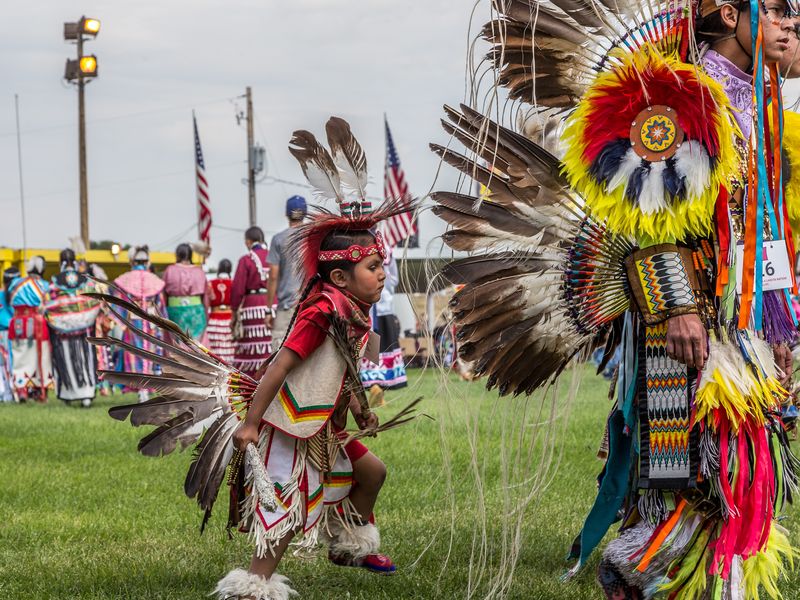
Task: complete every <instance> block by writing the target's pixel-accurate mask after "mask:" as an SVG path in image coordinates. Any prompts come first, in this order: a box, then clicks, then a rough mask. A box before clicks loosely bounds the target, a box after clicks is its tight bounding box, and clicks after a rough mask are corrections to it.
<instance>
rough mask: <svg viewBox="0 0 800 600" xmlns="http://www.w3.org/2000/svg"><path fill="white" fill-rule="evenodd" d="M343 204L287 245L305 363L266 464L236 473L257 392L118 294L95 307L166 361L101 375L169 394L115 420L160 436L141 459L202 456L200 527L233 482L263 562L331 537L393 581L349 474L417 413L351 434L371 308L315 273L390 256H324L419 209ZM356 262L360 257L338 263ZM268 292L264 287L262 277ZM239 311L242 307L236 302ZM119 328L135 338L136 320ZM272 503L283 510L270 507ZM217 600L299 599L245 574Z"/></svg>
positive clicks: (267, 447) (233, 522) (267, 422)
mask: <svg viewBox="0 0 800 600" xmlns="http://www.w3.org/2000/svg"><path fill="white" fill-rule="evenodd" d="M332 121H333V122H334V125H336V126H337V131H338V132H339V137H338V139H340V140H341V141H342V143H341V146H344V147H347V148H348V149H349V150H350V151H352V149H354V148H355V149H356V150H357V153H358V155H359V156H360V157H361V160H360V161H354V164H359V165H360V166H359V173H360V175H359V180H361V177H362V176H363V180H364V183H365V182H366V171H365V169H366V161H365V159H364V155H363V151H362V150H361V147H360V146H359V145H358V143H357V142H356V141H355V139H354V138H353V137H352V133H350V129H349V126H347V124H346V123H345V122H344V121H342V120H341V119H332ZM302 133H305V132H296V133H295V139H293V143H298V141H297V138H298V136H299V135H300V134H302ZM307 135H308V136H310V134H307ZM304 143H305V144H307V145H308V146H309V147H310V148H308V149H309V150H310V152H309V153H306V152H305V150H304V151H303V152H302V154H303V156H304V157H306V160H301V167H303V170H304V172H305V171H306V170H307V169H308V168H309V164H308V163H309V162H312V161H319V163H315V165H316V164H319V167H320V168H321V169H322V170H323V171H325V170H327V169H330V171H329V172H326V178H327V180H328V181H332V180H333V176H334V175H335V179H336V181H337V184H336V189H337V190H339V184H338V171H337V170H336V167H335V166H334V163H333V161H332V159H331V157H330V155H329V154H328V152H327V150H325V149H324V148H322V147H321V145H320V144H319V143H318V142H317V141H316V140H315V139H313V137H310V139H309V138H306V139H305V140H304ZM332 145H333V144H332ZM293 150H294V149H293ZM298 152H299V151H298ZM361 170H364V171H363V173H361ZM312 183H313V182H312ZM339 194H341V191H340V190H339V192H338V194H337V196H336V197H337V199H338V200H339V201H340V206H341V207H342V214H341V215H337V214H333V213H328V212H324V211H321V212H320V213H318V214H316V215H312V216H311V217H310V220H309V221H308V222H307V223H304V224H303V225H302V226H300V227H298V228H296V229H295V230H294V232H293V236H292V238H291V241H290V244H289V245H290V250H289V255H290V256H292V257H293V260H294V261H295V262H296V264H297V266H298V267H299V268H298V272H301V273H303V275H304V278H305V282H306V286H305V289H306V290H307V293H306V296H305V299H304V300H303V301H302V304H301V306H300V308H299V312H298V315H297V319H296V320H295V323H294V325H293V327H292V329H291V332H290V335H289V336H288V337H287V340H286V342H285V349H286V351H291V352H294V353H296V354H297V355H298V356H299V357H301V358H302V359H303V361H302V363H301V364H300V365H298V366H297V367H296V368H295V369H293V370H292V371H291V372H290V374H289V375H288V376H287V378H286V380H285V381H284V383H283V385H282V386H281V388H280V390H279V392H278V394H277V395H276V397H275V398H273V399H272V401H271V402H270V404H269V406H268V407H267V409H266V411H265V413H264V415H263V418H262V422H261V428H260V442H259V445H258V448H257V450H258V453H259V454H260V456H259V455H256V456H255V457H253V456H252V448H249V452H248V456H249V458H248V459H247V460H248V462H247V464H244V462H243V456H242V455H239V454H238V453H237V455H236V460H234V461H233V462H231V459H232V457H234V448H233V442H232V438H233V433H234V431H235V430H236V428H237V426H238V425H239V421H240V420H241V419H242V418H243V417H244V414H245V412H246V411H247V410H248V408H249V405H250V402H251V398H252V396H253V394H254V393H255V391H256V387H257V385H258V382H257V381H256V380H254V379H253V378H252V377H251V376H250V375H248V374H247V373H244V372H242V371H241V370H238V369H237V368H236V367H235V366H230V365H228V364H226V363H225V362H223V361H221V360H219V358H218V357H217V356H216V355H215V354H214V353H210V352H209V351H208V350H206V349H205V348H204V347H203V346H201V345H199V344H198V343H197V342H196V341H195V340H193V339H192V338H191V337H190V336H188V335H187V334H186V333H185V332H184V331H183V330H181V328H180V327H178V326H177V325H176V324H175V323H173V322H171V321H168V320H167V319H163V318H161V317H159V316H157V315H151V314H147V313H146V312H145V311H144V310H142V309H140V308H139V307H137V306H135V305H133V304H131V303H129V302H128V301H126V300H124V299H121V298H119V297H116V296H111V295H97V297H98V298H101V299H102V300H104V301H105V302H106V303H107V304H108V305H109V308H110V309H111V310H114V311H115V312H124V313H125V314H127V315H130V317H131V318H133V317H136V318H139V319H143V320H145V321H147V322H148V323H149V325H150V327H151V328H152V329H153V330H156V331H157V332H158V335H157V336H156V337H153V338H152V339H154V340H157V342H156V345H157V346H158V347H159V349H160V350H159V355H158V358H153V360H154V361H156V362H158V363H159V364H160V366H161V370H162V372H161V373H160V374H157V375H145V376H139V375H138V374H137V373H114V372H107V373H104V374H103V375H104V377H105V378H106V379H108V381H109V382H111V383H119V384H126V385H127V384H130V383H131V382H134V381H135V382H136V384H137V385H138V386H140V387H143V388H150V389H154V390H156V391H157V392H159V393H160V394H162V395H161V396H158V397H154V398H151V399H150V400H148V401H146V402H142V403H134V404H129V405H126V406H117V407H114V408H112V409H111V410H110V411H109V414H110V415H111V416H112V417H114V418H116V419H120V420H124V419H126V418H127V417H128V416H130V420H131V424H133V425H136V426H138V425H143V424H147V425H156V426H158V428H157V429H156V430H155V431H152V432H150V433H149V434H148V435H146V436H145V437H144V438H143V439H142V440H141V442H140V443H139V450H140V451H141V452H142V453H143V454H145V455H148V456H161V455H163V454H168V453H170V452H173V451H174V450H175V449H176V448H177V447H179V446H180V447H181V448H186V447H188V446H190V445H194V455H193V460H192V464H191V466H190V468H189V472H188V474H187V477H186V481H185V484H184V490H185V492H186V494H187V495H188V496H189V497H192V498H195V497H196V498H197V502H198V504H199V505H200V507H201V508H202V509H203V510H204V511H205V518H204V521H203V525H205V523H206V521H207V520H208V519H209V518H210V516H211V511H212V508H213V506H214V502H215V500H216V498H217V495H218V491H219V488H220V486H221V485H224V483H225V481H224V480H225V475H226V472H227V473H228V481H227V483H228V485H229V486H230V496H231V505H230V512H229V525H230V526H238V527H239V528H240V529H243V530H249V532H250V534H251V536H252V538H253V539H254V541H255V543H256V548H257V552H258V554H259V555H261V556H264V555H266V554H267V553H269V552H270V551H271V550H273V549H274V545H275V543H276V542H277V541H278V540H279V539H280V538H281V537H283V536H284V534H286V533H288V532H290V531H299V532H300V534H301V535H302V536H303V540H302V545H303V547H304V548H310V547H311V546H313V545H314V544H315V542H316V540H317V539H318V538H322V539H324V541H326V542H328V543H329V547H330V551H331V553H332V555H333V556H335V557H338V558H339V559H341V560H343V561H345V562H343V563H340V564H351V565H364V564H365V561H366V560H367V559H368V558H370V557H372V558H373V561H372V562H371V563H370V568H372V569H373V570H381V569H384V570H385V571H392V570H394V565H392V564H391V561H389V560H388V559H385V557H383V558H384V561H383V562H380V560H379V558H378V557H379V556H380V555H375V553H376V552H377V549H378V545H379V536H378V531H377V529H376V527H375V526H374V524H372V523H371V522H364V521H362V516H361V515H359V514H358V513H357V511H356V510H355V508H354V507H353V505H352V503H351V501H350V498H349V494H350V491H351V490H352V488H353V469H352V463H353V462H354V461H356V460H358V459H359V458H361V457H362V456H363V455H364V453H366V451H367V450H366V448H365V447H364V446H363V445H362V444H361V443H360V442H358V440H359V438H361V437H363V436H365V435H372V434H376V433H379V432H382V431H385V430H387V429H390V428H392V427H395V426H397V425H399V424H402V423H403V422H405V421H407V420H409V419H410V418H412V413H413V407H409V408H407V409H405V410H403V411H401V413H400V414H399V415H398V416H397V417H395V419H391V420H389V421H387V422H386V423H384V424H383V425H381V426H380V427H379V428H377V429H375V430H364V431H358V432H345V431H344V430H343V428H344V426H345V422H346V411H347V409H348V407H349V405H350V403H351V399H353V398H355V399H356V400H357V401H358V403H359V405H360V408H361V411H362V415H363V416H364V417H365V418H366V417H367V416H368V415H369V411H370V409H369V405H368V400H367V397H366V394H365V392H364V388H363V387H362V386H361V385H360V382H359V381H358V361H359V359H360V357H361V355H362V354H363V352H364V351H365V349H366V347H367V344H365V341H366V339H367V337H368V336H369V335H370V332H369V329H370V323H369V318H368V317H367V314H368V308H369V307H367V306H364V305H363V304H361V303H360V302H358V301H357V300H355V299H353V298H351V297H350V296H349V295H348V294H347V293H346V292H345V291H343V290H340V289H339V288H337V287H335V286H333V285H330V284H324V283H321V282H320V278H319V275H318V273H319V262H320V261H323V260H349V261H351V262H360V260H362V259H363V258H364V257H365V256H371V255H372V254H381V256H382V257H384V249H383V245H382V242H381V238H380V234H376V241H375V243H374V244H372V245H370V246H369V247H367V248H363V247H360V246H358V245H354V246H351V247H350V248H348V249H346V250H342V251H331V252H322V251H321V250H320V246H321V244H322V241H323V240H324V239H325V237H326V235H327V234H329V233H330V232H333V231H341V232H347V231H363V230H369V229H372V228H374V227H375V226H376V225H377V224H378V223H380V222H381V221H382V220H384V219H386V218H389V217H391V216H394V215H398V214H401V213H405V212H408V211H410V210H413V209H414V206H413V205H411V204H410V203H406V202H399V201H395V202H388V203H385V204H384V205H383V206H381V207H380V208H378V209H377V210H375V211H372V210H371V208H370V207H369V203H368V202H367V201H366V200H364V199H362V202H360V203H359V207H358V208H359V209H360V210H358V213H357V214H355V215H354V214H353V211H352V209H350V210H348V208H349V207H350V206H351V204H350V203H349V202H345V201H344V200H343V198H342V197H341V196H340V195H339ZM258 250H259V249H258V248H256V251H258ZM351 251H352V252H353V253H354V254H352V255H351V254H347V255H342V256H341V257H340V256H339V255H340V254H342V253H348V252H351ZM364 253H365V254H364ZM328 255H335V256H334V257H333V258H331V257H329V256H328ZM256 256H257V257H258V255H256ZM248 258H249V257H248ZM258 258H259V260H260V259H261V257H258ZM243 261H244V259H243ZM261 264H262V265H263V264H264V263H263V262H262V263H261ZM239 268H240V269H248V267H242V264H241V262H240V266H239ZM253 268H255V266H254V265H253ZM312 279H313V281H312ZM259 281H260V282H261V283H263V278H260V279H259ZM234 288H235V284H234ZM234 292H235V289H234ZM234 296H235V293H234ZM232 303H233V304H234V305H235V304H236V298H235V297H234V298H233V302H232ZM120 309H122V310H120ZM120 318H121V321H122V322H123V324H126V325H128V326H129V327H130V320H129V319H128V317H125V316H122V317H120ZM98 343H100V344H102V345H106V346H113V345H114V344H115V340H113V339H105V340H98ZM237 358H238V357H237ZM229 463H230V465H229ZM251 464H255V465H259V464H263V466H264V467H265V468H266V478H265V477H264V476H260V475H259V474H258V472H259V471H261V469H259V468H256V469H253V468H252V467H251V466H250V465H251ZM262 494H263V496H262ZM273 495H274V496H275V505H274V506H273V505H271V503H270V502H268V500H270V498H269V496H273ZM370 521H371V519H370ZM323 529H324V531H323ZM321 534H324V535H321ZM387 563H388V564H387ZM216 592H217V594H218V598H226V599H230V600H240V599H243V598H246V597H248V596H252V595H254V594H258V595H259V597H262V598H272V597H279V598H288V596H289V594H292V593H293V592H292V590H291V588H289V586H288V585H287V584H286V582H285V578H283V577H281V576H279V575H277V574H273V575H272V577H271V578H270V579H269V580H265V579H264V578H261V577H259V576H255V575H252V576H251V575H250V574H248V573H247V572H244V571H241V570H235V571H232V572H231V573H230V574H229V575H228V576H226V577H225V578H223V580H222V581H220V583H219V585H218V587H217V590H216ZM278 592H279V593H280V595H278Z"/></svg>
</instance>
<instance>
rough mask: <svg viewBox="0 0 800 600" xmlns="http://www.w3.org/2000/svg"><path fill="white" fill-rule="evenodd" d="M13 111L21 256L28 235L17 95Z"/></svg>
mask: <svg viewBox="0 0 800 600" xmlns="http://www.w3.org/2000/svg"><path fill="white" fill-rule="evenodd" d="M14 110H15V112H16V116H17V164H18V167H19V205H20V209H21V211H22V256H23V259H24V258H26V253H27V251H28V234H27V231H26V228H25V189H24V187H23V184H22V136H21V135H20V131H19V94H14Z"/></svg>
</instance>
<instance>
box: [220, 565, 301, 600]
mask: <svg viewBox="0 0 800 600" xmlns="http://www.w3.org/2000/svg"><path fill="white" fill-rule="evenodd" d="M288 582H289V580H288V579H287V578H286V577H284V576H283V575H278V574H277V573H273V574H272V577H270V578H269V579H266V578H264V577H262V576H261V575H256V574H255V573H250V572H248V571H245V570H244V569H234V570H233V571H231V572H230V573H228V574H227V575H225V577H223V578H222V579H220V580H219V582H217V587H216V588H215V589H214V591H213V592H211V594H209V595H214V594H216V595H217V599H218V600H240V599H242V598H254V599H255V600H289V597H290V596H297V595H298V594H297V592H296V591H295V590H293V589H292V588H291V587H290V586H289V583H288Z"/></svg>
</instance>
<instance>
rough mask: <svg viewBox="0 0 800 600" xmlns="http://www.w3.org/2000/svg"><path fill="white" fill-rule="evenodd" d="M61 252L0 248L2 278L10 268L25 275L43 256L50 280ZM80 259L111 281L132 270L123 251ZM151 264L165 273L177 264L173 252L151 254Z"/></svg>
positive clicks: (195, 258)
mask: <svg viewBox="0 0 800 600" xmlns="http://www.w3.org/2000/svg"><path fill="white" fill-rule="evenodd" d="M60 253H61V250H60V249H59V250H52V249H47V248H28V249H27V250H25V251H23V250H18V249H14V248H0V276H2V272H4V271H5V270H6V269H8V268H9V267H17V268H18V269H19V270H20V272H21V273H23V274H24V273H25V262H26V261H27V260H28V259H29V258H31V257H32V256H43V257H44V260H45V263H46V265H47V267H46V269H45V277H46V278H48V279H49V278H50V276H52V275H54V274H55V273H57V272H58V271H59V268H60V264H59V262H58V255H59V254H60ZM78 258H79V259H80V258H83V259H85V260H86V262H88V263H95V264H98V265H100V266H101V267H102V268H103V270H104V271H105V272H106V274H107V275H108V277H109V279H114V278H115V277H117V276H119V275H121V274H122V273H124V272H125V271H127V270H129V269H130V263H129V262H128V251H127V250H121V251H120V253H119V254H118V255H117V256H114V255H113V254H111V250H89V251H88V252H86V253H85V254H79V255H78ZM192 260H193V261H194V263H195V264H198V265H199V264H202V257H201V256H200V255H198V254H197V253H194V254H193V255H192ZM150 262H151V263H152V264H153V265H154V266H155V268H156V271H158V272H161V271H163V270H164V269H165V268H166V267H167V265H171V264H172V263H174V262H175V254H173V253H172V252H151V253H150Z"/></svg>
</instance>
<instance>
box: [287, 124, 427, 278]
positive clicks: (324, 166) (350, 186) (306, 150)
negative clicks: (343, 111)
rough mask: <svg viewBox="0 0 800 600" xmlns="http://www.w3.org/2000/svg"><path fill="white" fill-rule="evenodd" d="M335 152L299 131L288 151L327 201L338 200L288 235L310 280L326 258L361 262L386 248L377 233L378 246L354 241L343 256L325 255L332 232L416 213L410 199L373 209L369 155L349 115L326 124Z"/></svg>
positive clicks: (366, 227)
mask: <svg viewBox="0 0 800 600" xmlns="http://www.w3.org/2000/svg"><path fill="white" fill-rule="evenodd" d="M325 132H326V134H327V138H328V146H329V147H330V152H329V151H328V149H327V148H325V146H323V145H322V144H321V143H320V142H319V141H317V139H316V138H315V137H314V134H312V133H311V132H309V131H305V130H299V131H295V132H294V134H293V135H292V140H291V142H290V145H289V152H291V153H292V155H293V156H294V157H295V158H296V159H297V162H299V163H300V168H301V169H302V170H303V174H304V175H305V176H306V179H308V182H309V183H310V184H311V185H312V186H313V187H314V194H315V196H317V198H319V199H321V200H323V201H330V200H334V201H335V202H336V204H337V206H338V209H339V210H338V213H337V212H333V211H330V210H327V209H325V208H321V207H316V210H315V211H314V212H312V213H311V214H310V215H309V219H308V221H307V222H306V223H304V224H303V225H301V226H300V227H297V228H296V229H294V230H293V232H292V234H291V235H290V237H289V242H288V246H289V250H288V255H289V256H291V257H293V260H294V261H295V267H296V268H297V270H298V271H299V273H300V274H301V275H302V277H303V281H304V282H306V281H308V280H309V279H311V278H312V277H313V276H314V275H315V274H316V273H317V272H318V270H319V263H320V261H321V260H351V261H353V262H358V261H360V260H361V259H363V258H364V257H365V256H368V255H370V254H376V253H378V254H381V256H384V254H385V250H384V247H383V241H382V239H381V236H380V233H378V232H374V234H375V244H372V245H370V246H367V247H362V246H359V245H354V246H352V247H351V248H348V249H346V250H342V251H341V256H336V257H333V256H332V255H329V254H328V253H326V254H324V255H322V256H320V247H321V245H322V241H323V240H324V239H325V236H327V235H328V234H329V233H330V232H332V231H344V232H346V231H364V230H374V228H375V227H376V226H377V225H378V224H379V223H380V222H381V221H384V220H385V219H388V218H389V217H392V216H394V215H398V214H401V213H405V212H409V211H414V210H415V208H416V203H415V202H411V203H409V202H408V200H407V199H404V198H399V199H396V200H388V201H386V202H384V203H383V204H381V206H379V207H378V208H377V209H373V207H372V202H371V200H370V199H369V198H368V197H367V194H366V186H367V180H368V176H367V157H366V154H365V153H364V150H363V149H362V148H361V144H359V143H358V140H357V139H356V138H355V136H354V135H353V132H352V131H351V130H350V125H349V124H348V123H347V121H345V120H344V119H341V118H339V117H331V118H330V119H329V120H328V122H327V124H326V125H325Z"/></svg>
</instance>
